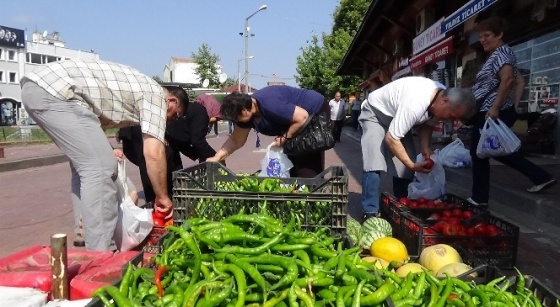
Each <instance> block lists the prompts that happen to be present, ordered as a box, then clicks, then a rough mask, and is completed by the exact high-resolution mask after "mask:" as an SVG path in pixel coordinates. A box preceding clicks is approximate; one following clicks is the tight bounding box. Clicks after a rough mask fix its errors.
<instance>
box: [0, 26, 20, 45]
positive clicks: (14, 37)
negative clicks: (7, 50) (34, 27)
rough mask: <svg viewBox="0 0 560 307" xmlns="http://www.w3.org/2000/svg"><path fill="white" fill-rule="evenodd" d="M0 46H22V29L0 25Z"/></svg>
mask: <svg viewBox="0 0 560 307" xmlns="http://www.w3.org/2000/svg"><path fill="white" fill-rule="evenodd" d="M0 46H7V47H16V48H24V47H25V37H24V35H23V30H20V29H13V28H8V27H4V26H0Z"/></svg>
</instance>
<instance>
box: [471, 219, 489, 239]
mask: <svg viewBox="0 0 560 307" xmlns="http://www.w3.org/2000/svg"><path fill="white" fill-rule="evenodd" d="M473 228H474V234H475V235H477V236H485V235H486V224H485V223H482V222H480V223H478V224H476V225H474V227H473Z"/></svg>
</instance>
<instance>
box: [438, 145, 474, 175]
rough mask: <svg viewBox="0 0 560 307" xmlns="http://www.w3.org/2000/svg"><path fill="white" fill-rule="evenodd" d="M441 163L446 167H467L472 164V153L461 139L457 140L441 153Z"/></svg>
mask: <svg viewBox="0 0 560 307" xmlns="http://www.w3.org/2000/svg"><path fill="white" fill-rule="evenodd" d="M439 161H440V162H441V164H442V165H443V166H445V167H453V168H459V167H467V166H469V165H470V164H471V153H470V152H469V150H468V149H466V148H465V145H464V144H463V142H462V141H461V140H460V139H455V141H453V142H451V143H449V144H447V146H445V147H443V148H442V149H441V150H440V151H439Z"/></svg>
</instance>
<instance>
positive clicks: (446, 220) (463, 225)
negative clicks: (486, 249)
mask: <svg viewBox="0 0 560 307" xmlns="http://www.w3.org/2000/svg"><path fill="white" fill-rule="evenodd" d="M473 217H474V213H473V212H472V211H471V210H463V209H459V208H455V209H453V210H444V211H441V212H439V213H438V212H434V213H432V214H431V215H430V217H429V218H428V219H429V220H431V221H436V222H435V224H433V225H432V226H431V227H430V228H427V230H426V233H427V234H430V231H431V232H432V233H434V232H437V233H441V234H443V235H446V236H489V237H495V236H500V235H504V233H503V231H502V230H501V229H500V228H499V227H498V226H496V225H494V224H491V223H486V222H482V221H481V222H477V223H474V224H473V225H469V224H470V223H469V222H470V220H471V219H472V218H473Z"/></svg>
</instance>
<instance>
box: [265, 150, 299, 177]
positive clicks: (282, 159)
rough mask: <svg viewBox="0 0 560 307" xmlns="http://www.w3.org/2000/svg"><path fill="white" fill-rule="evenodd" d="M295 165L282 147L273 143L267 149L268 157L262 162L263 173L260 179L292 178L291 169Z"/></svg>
mask: <svg viewBox="0 0 560 307" xmlns="http://www.w3.org/2000/svg"><path fill="white" fill-rule="evenodd" d="M292 167H294V164H293V163H292V161H290V159H288V156H287V155H286V154H285V153H284V150H283V149H282V147H278V146H274V143H271V144H270V145H268V147H267V148H266V155H265V156H264V158H263V159H262V160H261V172H260V173H259V177H280V178H288V177H290V169H291V168H292Z"/></svg>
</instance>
